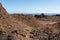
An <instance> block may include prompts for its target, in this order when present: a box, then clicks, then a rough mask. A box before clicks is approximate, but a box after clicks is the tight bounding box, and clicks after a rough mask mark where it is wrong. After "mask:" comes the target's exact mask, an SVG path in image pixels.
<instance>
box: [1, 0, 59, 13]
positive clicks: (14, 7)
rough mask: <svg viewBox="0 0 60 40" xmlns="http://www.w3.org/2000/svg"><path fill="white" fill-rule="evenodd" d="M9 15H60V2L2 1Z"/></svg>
mask: <svg viewBox="0 0 60 40" xmlns="http://www.w3.org/2000/svg"><path fill="white" fill-rule="evenodd" d="M0 3H2V5H3V6H4V8H5V9H6V10H7V12H8V13H60V0H0Z"/></svg>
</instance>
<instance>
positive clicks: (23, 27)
mask: <svg viewBox="0 0 60 40" xmlns="http://www.w3.org/2000/svg"><path fill="white" fill-rule="evenodd" d="M0 40H60V16H46V15H44V14H40V15H35V16H33V15H30V14H29V15H24V14H11V15H9V14H8V12H7V11H6V9H5V8H4V7H3V6H2V4H1V3H0Z"/></svg>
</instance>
